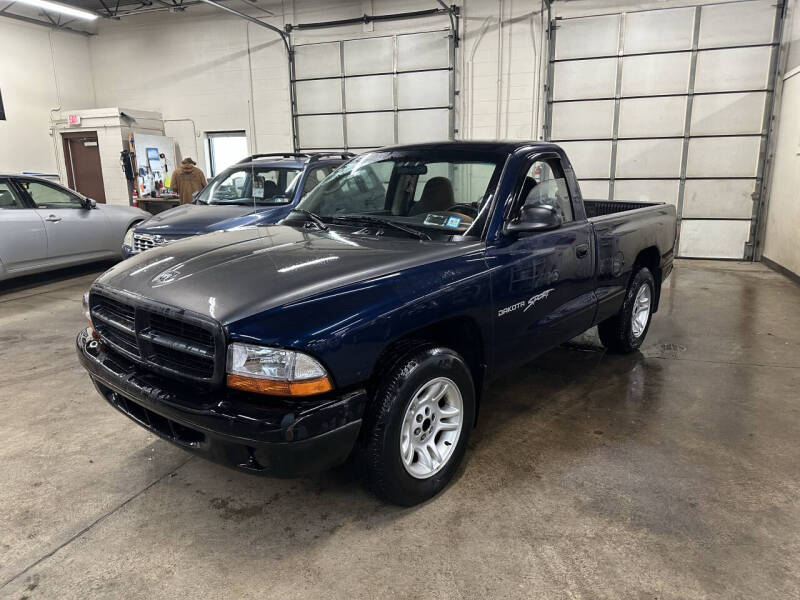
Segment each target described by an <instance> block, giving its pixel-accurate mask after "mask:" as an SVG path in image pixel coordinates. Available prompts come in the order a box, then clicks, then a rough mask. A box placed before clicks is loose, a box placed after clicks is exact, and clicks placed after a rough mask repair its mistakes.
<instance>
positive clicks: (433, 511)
mask: <svg viewBox="0 0 800 600" xmlns="http://www.w3.org/2000/svg"><path fill="white" fill-rule="evenodd" d="M73 275H74V276H73V277H72V278H69V279H64V278H63V277H62V278H61V279H57V280H53V279H52V278H51V279H47V280H45V281H43V282H40V283H31V282H30V281H28V282H23V285H22V287H19V285H16V286H15V287H12V288H9V286H8V285H6V286H4V287H3V288H0V365H2V369H0V407H1V408H2V413H0V414H2V417H0V440H2V444H0V464H2V479H0V481H1V482H2V483H0V507H2V510H0V597H2V598H14V599H22V598H59V599H61V598H82V599H83V598H90V597H91V598H123V597H124V598H162V597H164V598H166V597H170V598H177V597H212V598H322V597H325V598H378V597H400V598H434V597H435V598H476V599H484V598H492V597H497V598H531V597H535V598H550V597H553V598H563V597H569V598H592V599H595V598H681V599H688V598H770V599H774V598H788V597H795V598H796V597H798V596H800V483H799V482H800V450H799V449H800V446H798V432H799V431H800V392H799V391H798V390H800V310H798V309H799V308H800V286H798V285H796V284H794V283H792V282H790V281H788V280H787V279H785V278H783V277H782V276H780V275H778V274H776V273H773V272H772V271H769V270H768V269H766V268H765V267H763V266H761V265H757V264H756V265H753V264H745V263H741V264H738V263H729V262H725V263H709V262H688V261H684V262H680V264H678V266H677V268H676V269H675V273H674V274H673V276H672V278H671V280H670V282H669V285H668V286H667V287H665V289H664V295H663V299H662V306H661V310H660V312H659V313H658V314H657V315H656V318H655V321H654V323H653V326H652V328H651V330H650V333H649V336H648V338H647V341H646V343H645V346H644V348H643V350H642V352H641V353H638V354H636V355H633V356H627V357H619V356H608V355H605V354H604V353H603V352H602V350H601V349H600V348H599V346H598V344H597V341H596V337H595V335H594V332H589V333H588V334H586V335H584V336H582V338H580V339H579V341H577V342H573V343H570V344H568V345H566V346H563V347H560V348H558V349H556V350H553V351H552V352H550V353H548V354H546V355H545V356H543V357H541V358H540V359H538V360H537V361H535V362H534V363H532V364H530V365H529V366H528V367H526V368H524V369H521V370H520V371H519V372H518V373H517V374H516V376H514V377H509V378H507V379H505V380H504V381H502V382H499V383H497V384H496V385H495V386H494V387H493V388H492V391H491V393H490V394H489V396H488V397H487V398H486V400H485V403H484V405H483V408H482V419H481V423H480V424H479V427H478V429H477V430H476V431H475V433H474V435H473V437H472V440H471V442H470V446H471V447H470V450H469V452H468V454H467V460H466V461H465V465H464V467H463V468H462V469H461V473H460V475H459V476H458V477H457V478H456V480H455V481H454V482H453V483H452V485H451V486H450V487H449V488H448V489H447V490H446V491H445V492H444V493H443V494H441V495H440V496H439V497H437V498H436V499H434V500H433V501H431V502H429V503H427V504H426V505H423V506H419V507H417V508H414V509H400V508H396V507H393V506H387V505H384V504H382V503H380V502H379V501H377V500H376V499H375V498H374V497H373V496H371V495H370V494H369V493H368V492H366V491H364V490H363V489H362V487H361V485H360V484H359V482H358V481H356V480H354V478H353V477H352V475H350V474H349V473H348V471H346V470H337V471H333V472H329V473H324V474H321V475H319V476H316V477H313V478H309V479H302V480H293V481H282V480H270V479H262V478H256V477H252V476H248V475H244V474H238V473H235V472H232V471H229V470H226V469H225V468H223V467H219V466H216V465H213V464H210V463H207V462H204V461H203V460H201V459H198V458H190V457H189V456H188V455H187V454H185V453H183V452H182V451H181V450H178V449H176V448H173V447H172V446H170V445H169V444H167V443H166V442H163V441H161V440H159V439H157V438H154V437H153V436H151V435H149V434H148V433H147V432H146V431H145V430H143V429H141V428H139V427H137V426H135V425H134V424H133V423H131V422H130V421H129V420H127V419H126V418H125V417H123V416H121V415H119V414H118V413H116V412H115V411H114V410H113V409H111V408H110V407H108V406H107V405H106V404H105V403H104V401H102V400H101V399H100V397H99V396H98V395H97V394H96V393H95V392H94V390H93V388H92V387H91V385H90V383H89V379H88V377H87V376H86V375H85V374H84V373H83V371H82V370H81V368H80V367H79V366H78V364H77V360H76V358H75V356H74V352H73V349H72V344H73V338H74V335H75V333H76V331H77V330H78V329H79V328H80V327H82V326H83V325H84V323H83V317H82V315H81V308H80V298H81V295H82V293H83V291H84V290H85V289H86V288H87V287H88V285H89V284H90V282H91V281H92V279H93V278H94V276H95V275H96V271H92V272H87V271H84V272H83V273H82V274H81V273H78V274H77V275H76V274H74V273H73Z"/></svg>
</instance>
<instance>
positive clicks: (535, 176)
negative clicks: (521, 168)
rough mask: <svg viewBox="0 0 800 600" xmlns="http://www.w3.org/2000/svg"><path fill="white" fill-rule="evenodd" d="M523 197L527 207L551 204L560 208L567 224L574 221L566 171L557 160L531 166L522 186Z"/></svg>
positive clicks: (540, 162) (536, 162)
mask: <svg viewBox="0 0 800 600" xmlns="http://www.w3.org/2000/svg"><path fill="white" fill-rule="evenodd" d="M522 197H523V198H524V199H525V200H524V205H526V206H530V205H536V204H550V205H551V206H556V207H558V209H559V210H560V211H561V219H562V220H563V221H564V222H565V223H567V222H569V221H572V220H573V219H574V217H573V214H572V203H571V202H570V197H569V188H568V187H567V181H566V179H565V177H564V170H563V169H562V168H561V164H560V163H559V161H558V160H557V159H552V158H550V159H544V160H537V161H535V162H534V163H533V164H532V165H531V167H530V169H528V172H527V173H526V174H525V181H524V182H523V184H522Z"/></svg>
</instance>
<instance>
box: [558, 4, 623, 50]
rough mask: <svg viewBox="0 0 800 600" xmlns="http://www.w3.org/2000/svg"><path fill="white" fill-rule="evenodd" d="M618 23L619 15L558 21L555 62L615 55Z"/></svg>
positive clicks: (617, 40) (617, 41) (617, 42)
mask: <svg viewBox="0 0 800 600" xmlns="http://www.w3.org/2000/svg"><path fill="white" fill-rule="evenodd" d="M619 21H620V19H619V15H607V16H600V17H583V18H579V19H566V20H563V21H560V22H559V23H558V25H557V27H558V29H556V40H557V44H556V54H555V57H556V60H559V59H564V58H580V57H585V56H612V55H616V54H617V46H618V44H619Z"/></svg>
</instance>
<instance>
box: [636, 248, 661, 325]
mask: <svg viewBox="0 0 800 600" xmlns="http://www.w3.org/2000/svg"><path fill="white" fill-rule="evenodd" d="M660 265H661V254H660V253H659V252H658V248H656V247H655V246H650V247H648V248H645V249H644V250H642V251H641V252H639V254H637V255H636V260H635V261H634V262H633V271H632V272H631V277H633V275H634V274H635V273H636V271H638V270H639V267H647V268H648V269H649V270H650V272H651V273H652V274H653V279H655V283H656V289H655V302H653V312H656V311H657V310H658V301H659V300H660V298H661V268H660Z"/></svg>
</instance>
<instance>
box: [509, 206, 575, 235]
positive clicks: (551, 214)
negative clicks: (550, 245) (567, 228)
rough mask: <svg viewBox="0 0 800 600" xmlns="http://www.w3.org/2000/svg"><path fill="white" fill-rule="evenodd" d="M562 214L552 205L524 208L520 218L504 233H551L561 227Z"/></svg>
mask: <svg viewBox="0 0 800 600" xmlns="http://www.w3.org/2000/svg"><path fill="white" fill-rule="evenodd" d="M561 223H562V220H561V213H560V212H559V210H558V208H556V207H555V206H551V205H550V204H534V205H531V206H523V207H522V210H521V211H520V214H519V217H518V218H516V219H514V220H513V221H509V222H507V223H506V224H505V226H504V227H503V233H506V234H518V233H531V232H534V231H550V230H551V229H558V228H559V227H561Z"/></svg>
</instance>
